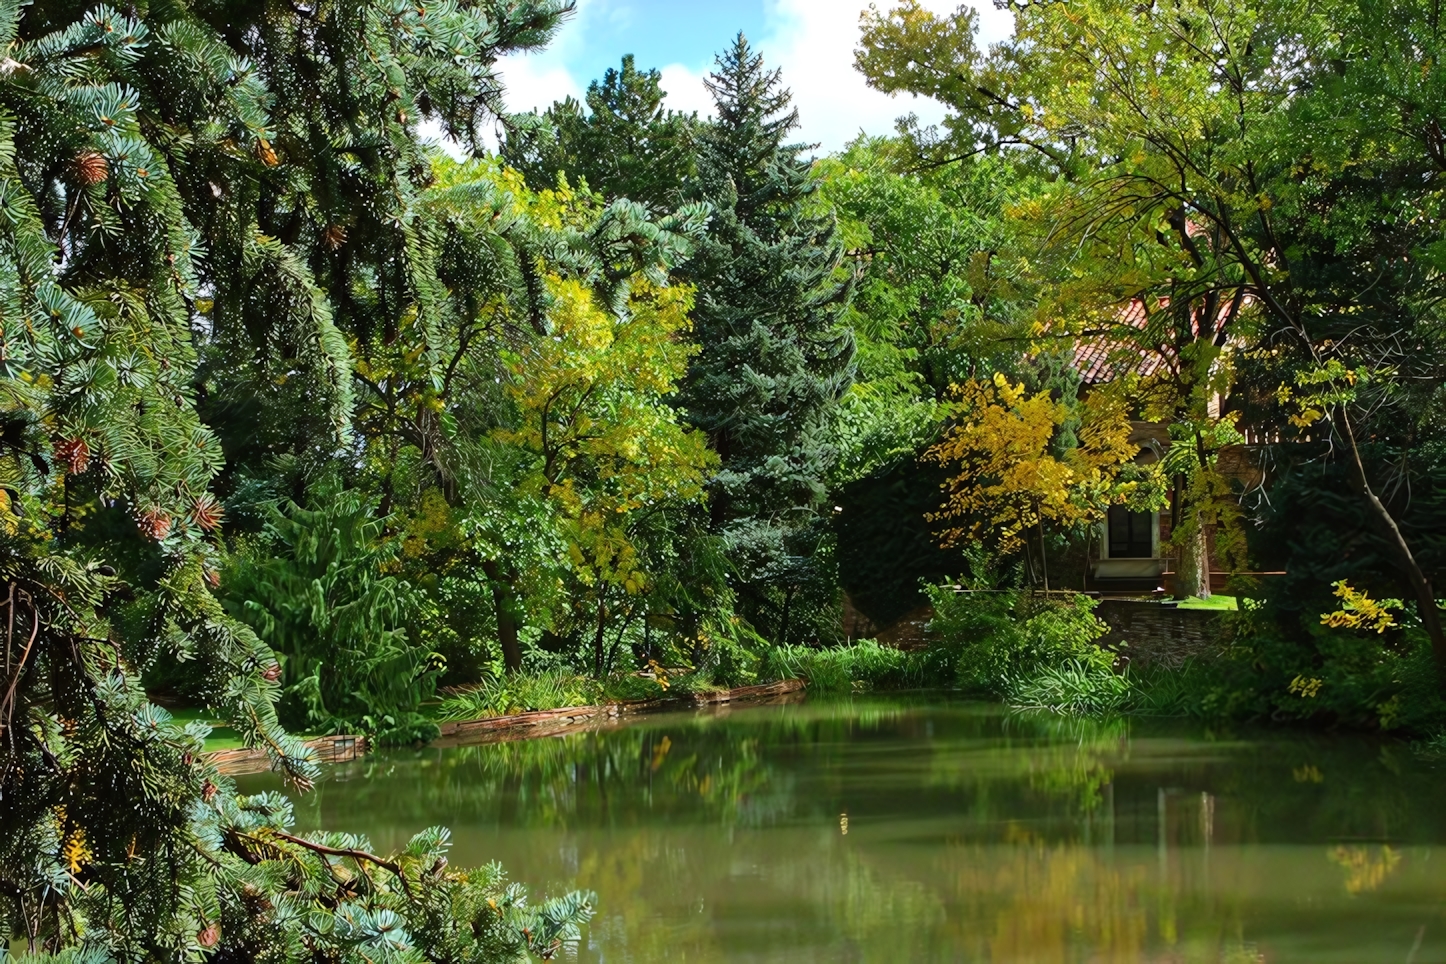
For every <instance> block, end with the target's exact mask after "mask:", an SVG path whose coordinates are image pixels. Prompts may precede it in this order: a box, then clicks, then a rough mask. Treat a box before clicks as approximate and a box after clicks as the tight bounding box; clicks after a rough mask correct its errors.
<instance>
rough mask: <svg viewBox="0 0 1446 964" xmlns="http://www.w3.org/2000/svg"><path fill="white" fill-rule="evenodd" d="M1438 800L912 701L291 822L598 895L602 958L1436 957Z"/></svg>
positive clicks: (441, 768)
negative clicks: (433, 851)
mask: <svg viewBox="0 0 1446 964" xmlns="http://www.w3.org/2000/svg"><path fill="white" fill-rule="evenodd" d="M241 783H242V788H243V790H247V791H251V792H254V791H257V790H260V789H263V788H269V789H273V788H275V787H277V786H278V783H277V780H276V778H275V777H274V776H270V775H268V776H261V777H251V778H246V779H244V780H242V781H241ZM1443 791H1446V770H1443V769H1433V768H1431V767H1429V766H1427V765H1425V764H1423V763H1422V762H1420V761H1418V760H1417V759H1415V758H1414V757H1413V755H1412V754H1411V752H1410V750H1409V749H1408V748H1407V747H1405V746H1403V745H1401V744H1399V743H1390V742H1384V741H1380V740H1370V739H1365V738H1354V737H1325V736H1319V735H1315V736H1312V735H1306V734H1299V733H1292V732H1282V731H1279V730H1272V731H1268V732H1258V731H1257V732H1250V731H1241V732H1226V731H1220V730H1216V731H1213V732H1212V731H1210V730H1207V729H1204V728H1202V727H1199V726H1194V725H1188V724H1183V723H1178V722H1162V721H1141V720H1118V721H1112V722H1093V721H1080V720H1069V719H1061V718H1058V717H1053V716H1047V715H1028V714H1020V713H1013V712H1009V711H1006V710H1004V709H1001V708H999V707H995V706H989V705H981V704H977V703H967V702H961V701H951V700H950V699H948V698H946V697H938V696H930V697H920V696H900V697H865V698H855V699H852V700H845V701H839V702H824V701H815V700H809V701H805V702H797V703H791V704H784V705H771V706H758V707H752V708H734V709H732V710H731V711H728V710H724V711H715V712H709V713H699V714H686V715H683V714H677V715H667V716H654V717H643V718H640V719H638V720H636V721H635V722H631V723H629V724H627V725H625V726H622V727H619V728H616V729H611V730H603V731H593V732H586V733H576V734H572V735H569V736H565V737H557V738H550V739H541V740H534V741H526V742H516V743H504V744H496V745H489V746H473V747H462V748H456V749H446V750H442V749H426V750H420V751H418V750H407V751H390V752H385V753H381V754H378V755H376V756H374V757H371V758H370V759H368V760H366V761H365V762H361V763H356V764H350V765H347V766H342V767H337V768H334V769H333V770H332V771H331V772H330V773H329V774H328V777H327V779H326V780H324V781H323V782H322V783H321V784H320V785H319V786H318V788H317V790H316V791H315V792H314V793H312V794H311V795H309V796H307V797H304V798H302V799H301V800H300V801H298V817H299V822H300V824H301V826H302V827H303V828H304V829H311V828H315V827H318V826H322V827H325V828H327V829H331V830H342V831H350V832H356V833H365V834H367V835H369V836H370V837H371V838H372V840H373V842H374V843H375V845H376V846H377V847H380V848H385V849H391V848H396V847H399V846H400V845H402V844H403V843H404V842H405V841H406V839H407V838H408V837H409V836H410V835H411V833H413V832H414V831H416V830H418V829H421V828H423V827H425V826H430V825H433V824H444V825H446V826H449V827H450V828H451V829H452V836H453V841H454V851H453V856H452V863H453V865H454V866H465V865H469V864H473V865H475V864H481V863H486V862H490V861H493V860H498V861H501V862H502V863H503V864H504V865H505V866H506V867H507V869H508V871H509V872H510V873H511V875H512V876H513V878H514V879H517V880H521V881H524V882H525V883H527V884H528V885H529V886H530V887H532V888H533V889H534V893H536V892H541V891H548V892H556V891H559V890H564V889H568V888H571V887H583V888H588V889H591V890H594V891H596V892H597V894H598V898H599V914H598V917H597V918H596V920H595V921H594V922H593V924H592V925H591V926H590V927H589V928H588V929H587V931H586V934H585V940H584V943H583V945H582V946H581V947H580V948H579V950H578V960H581V961H587V962H593V961H597V962H614V961H615V962H625V961H626V962H635V964H652V962H663V961H668V962H677V961H689V962H715V961H716V962H742V961H747V962H784V961H787V962H811V961H818V962H824V961H827V962H851V961H854V962H863V961H911V962H925V961H951V962H952V961H990V962H1085V961H1110V962H1125V961H1152V962H1166V961H1168V962H1255V961H1269V962H1285V961H1295V962H1302V964H1306V962H1308V964H1326V962H1337V961H1338V962H1353V964H1359V962H1376V961H1385V962H1405V964H1428V962H1435V964H1439V962H1442V961H1446V793H1443Z"/></svg>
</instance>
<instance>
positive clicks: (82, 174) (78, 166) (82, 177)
mask: <svg viewBox="0 0 1446 964" xmlns="http://www.w3.org/2000/svg"><path fill="white" fill-rule="evenodd" d="M75 176H76V179H77V180H79V181H80V183H81V184H83V185H85V186H86V187H94V186H95V185H97V184H100V183H102V182H104V181H105V179H106V178H108V177H110V163H109V162H108V161H106V159H105V155H104V154H101V153H99V152H98V151H91V150H85V151H81V152H80V153H79V154H77V155H76V158H75Z"/></svg>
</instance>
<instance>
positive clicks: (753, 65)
mask: <svg viewBox="0 0 1446 964" xmlns="http://www.w3.org/2000/svg"><path fill="white" fill-rule="evenodd" d="M707 84H708V90H709V92H710V93H711V94H712V95H713V99H714V103H715V105H716V112H717V119H716V120H715V121H714V122H713V123H712V124H710V125H709V126H708V127H707V128H706V129H705V130H704V132H703V133H702V135H701V136H700V138H699V148H698V161H697V163H698V173H697V177H696V180H695V183H694V191H695V193H696V195H697V197H698V198H699V199H701V200H704V201H707V202H708V203H710V204H711V205H712V206H713V209H714V213H713V219H712V221H711V223H710V226H709V231H708V235H707V238H706V240H705V241H704V242H703V243H702V244H701V245H700V246H699V249H698V252H697V254H696V255H695V256H694V257H693V258H692V259H691V260H690V261H689V262H688V263H687V264H686V265H685V267H684V269H683V271H682V274H683V276H684V277H685V278H687V280H689V281H691V282H692V283H693V284H695V285H696V286H697V289H698V295H697V308H696V310H695V313H694V325H695V331H696V336H697V339H698V342H699V344H700V345H701V352H700V354H699V355H698V357H697V359H696V360H695V361H694V364H693V367H692V369H691V371H690V372H689V375H688V378H687V381H686V382H685V385H684V390H683V396H682V397H683V402H684V405H685V407H686V410H687V413H688V417H689V419H690V420H691V421H692V423H693V424H694V425H695V426H697V427H698V428H700V429H702V430H704V431H705V432H707V433H708V436H709V439H710V440H711V441H712V444H713V446H714V448H715V449H716V450H717V452H718V454H719V455H720V457H721V458H722V468H721V470H720V471H719V472H718V473H717V475H716V476H715V477H714V479H713V482H712V485H711V487H710V492H709V497H710V502H711V505H710V512H711V516H712V525H713V528H714V530H715V531H716V532H719V533H721V534H722V535H724V536H725V538H726V540H727V542H728V546H729V549H730V551H731V552H732V553H733V555H734V558H735V560H736V562H737V565H738V575H737V584H738V589H739V599H740V604H741V605H742V606H743V608H744V610H745V615H747V616H748V617H749V618H750V619H752V620H753V621H754V623H755V625H757V626H758V627H759V628H760V629H761V630H763V631H765V632H766V633H769V634H772V635H774V636H775V637H776V638H782V637H786V636H787V635H788V634H789V632H790V623H793V624H794V625H795V626H796V625H797V620H796V617H795V616H794V615H793V614H792V613H791V610H793V608H794V605H795V602H796V600H797V597H798V596H799V595H800V594H801V593H805V594H806V593H807V591H808V590H809V588H810V587H817V586H818V585H819V580H820V576H821V569H820V566H821V563H822V560H821V559H820V558H819V556H818V554H817V551H816V550H817V548H818V546H819V545H820V544H821V542H822V540H823V528H822V525H821V521H820V520H821V517H820V514H819V507H820V505H821V504H822V502H823V499H824V497H825V495H826V489H825V479H826V478H827V476H828V472H829V469H830V466H831V464H832V462H833V461H834V459H835V457H836V454H835V452H834V450H833V448H832V447H831V446H830V445H829V444H828V441H827V439H826V438H825V437H824V431H823V429H824V427H825V425H826V419H827V416H828V414H829V412H830V410H831V409H832V408H833V406H834V405H835V404H836V403H837V401H838V399H839V398H840V396H841V395H842V394H843V392H844V391H845V390H846V389H847V388H848V386H849V383H850V380H851V379H852V376H853V357H854V340H853V335H852V333H851V331H849V330H848V329H847V328H846V327H844V326H843V325H842V324H841V323H840V316H841V314H842V312H843V310H844V309H845V307H846V306H847V303H848V299H849V295H850V286H849V285H848V284H847V283H844V282H841V281H840V280H839V279H838V277H837V272H838V267H839V263H840V260H841V257H842V245H841V244H840V242H839V241H838V239H837V237H836V222H835V219H834V217H833V215H832V213H830V212H827V211H826V210H824V209H822V205H821V204H820V203H819V202H818V200H817V199H816V198H815V197H814V195H815V192H816V191H817V188H818V182H817V181H816V179H815V177H814V174H813V171H812V165H811V163H810V162H809V161H808V159H806V158H805V157H804V152H805V151H806V150H807V149H808V148H807V146H806V145H802V144H795V143H790V142H789V140H788V138H789V137H790V135H791V134H792V133H793V131H794V130H795V129H796V128H797V127H798V123H799V121H798V112H797V111H796V110H794V109H793V108H792V106H791V103H792V95H791V93H790V92H789V91H788V90H787V89H786V88H784V87H783V86H782V80H781V77H780V73H779V71H777V70H767V69H765V67H764V63H763V58H762V57H761V56H760V55H759V54H757V53H755V52H754V51H753V49H752V48H751V47H750V46H749V44H748V41H747V39H746V38H745V37H744V36H743V35H742V34H739V35H738V37H737V39H736V41H735V42H734V44H733V46H732V47H731V48H730V49H729V50H728V51H727V52H726V53H724V54H722V55H721V56H720V57H719V58H718V71H717V72H716V73H714V74H712V75H710V77H709V78H708V81H707ZM825 582H826V580H825Z"/></svg>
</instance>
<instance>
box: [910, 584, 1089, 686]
mask: <svg viewBox="0 0 1446 964" xmlns="http://www.w3.org/2000/svg"><path fill="white" fill-rule="evenodd" d="M928 591H929V598H930V600H931V601H932V602H933V604H934V612H935V618H934V620H933V621H932V622H931V623H930V625H929V629H930V632H931V633H933V634H934V636H935V637H936V638H937V642H936V643H935V644H934V645H932V646H931V647H930V649H929V651H928V652H927V653H926V654H925V656H924V660H925V662H926V669H925V673H926V675H927V676H928V677H930V678H933V679H937V680H940V681H943V680H945V679H949V678H950V677H952V679H953V681H956V682H957V683H958V684H959V685H961V686H963V687H964V688H965V689H967V690H970V691H973V692H978V693H982V694H988V695H991V696H1005V695H1007V694H1008V692H1009V690H1010V689H1011V687H1015V686H1018V685H1019V684H1018V682H1017V681H1019V680H1023V679H1026V678H1028V677H1029V676H1030V675H1031V674H1032V673H1034V672H1035V671H1036V670H1037V669H1040V668H1051V667H1053V668H1058V667H1063V666H1065V665H1066V664H1068V663H1072V662H1073V663H1080V664H1084V665H1088V666H1090V667H1095V668H1098V669H1100V670H1102V671H1105V672H1108V671H1109V668H1110V666H1111V665H1112V664H1113V662H1114V656H1113V655H1112V654H1111V653H1108V652H1106V651H1105V650H1103V649H1101V648H1100V647H1099V646H1098V645H1097V644H1096V643H1097V640H1099V638H1100V637H1101V636H1103V635H1104V634H1105V632H1106V631H1107V629H1108V627H1107V626H1106V625H1105V624H1104V623H1103V622H1102V621H1101V620H1100V619H1099V618H1097V617H1096V616H1095V615H1094V605H1095V604H1094V602H1093V600H1091V599H1089V598H1088V597H1085V596H1074V597H1072V598H1070V599H1069V600H1067V601H1064V602H1060V601H1057V600H1055V599H1052V598H1050V597H1042V596H1036V595H1034V594H1025V593H1022V592H1019V591H1016V590H1007V589H1006V590H997V591H970V592H959V591H956V590H955V589H954V588H953V587H951V586H947V585H946V586H931V587H929V590H928Z"/></svg>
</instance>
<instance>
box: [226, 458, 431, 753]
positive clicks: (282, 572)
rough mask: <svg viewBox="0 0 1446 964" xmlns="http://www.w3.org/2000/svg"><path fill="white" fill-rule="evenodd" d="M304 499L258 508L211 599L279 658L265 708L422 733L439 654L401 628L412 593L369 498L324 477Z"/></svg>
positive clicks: (386, 738)
mask: <svg viewBox="0 0 1446 964" xmlns="http://www.w3.org/2000/svg"><path fill="white" fill-rule="evenodd" d="M308 496H309V497H308V499H307V503H308V506H306V507H303V506H301V505H297V504H295V503H290V502H288V503H285V504H284V505H282V506H280V507H275V508H272V509H270V510H269V513H268V516H269V517H268V518H267V521H266V526H265V530H264V531H263V533H262V534H261V536H260V537H259V539H257V540H256V541H255V543H254V544H253V545H251V546H250V547H249V551H247V552H244V553H241V554H238V555H237V556H235V557H233V559H232V562H231V565H230V567H229V569H228V571H227V573H226V575H225V577H224V578H223V579H222V580H221V583H222V586H221V590H222V601H223V603H224V604H225V606H226V608H227V610H228V611H229V612H230V613H231V614H232V615H233V616H235V617H237V618H238V619H241V620H243V621H245V622H246V623H249V624H250V625H251V627H252V628H253V629H255V631H256V635H258V636H259V637H261V639H262V641H264V642H265V643H266V644H267V645H268V646H270V647H271V649H272V650H273V651H274V652H275V653H276V655H277V656H278V657H279V658H280V660H281V679H280V682H281V684H282V686H283V691H282V699H281V702H280V703H279V705H278V706H277V711H278V713H279V714H280V715H281V717H282V722H283V723H284V724H285V725H286V726H288V727H290V728H292V729H296V730H313V731H330V732H346V731H348V730H354V729H356V728H361V729H363V730H365V731H366V732H369V733H372V734H374V735H375V736H376V738H377V739H378V740H379V741H381V742H396V743H407V742H411V741H412V740H417V739H421V740H426V739H431V738H432V737H434V736H435V735H436V727H435V726H434V725H433V724H432V723H431V722H430V721H428V720H427V719H425V718H424V717H423V716H422V714H421V704H422V702H423V701H424V700H426V699H429V698H430V697H431V695H432V693H433V691H434V687H435V679H436V676H437V673H438V672H439V671H440V669H441V666H440V664H439V662H438V661H436V660H434V659H433V658H432V657H431V654H430V653H429V652H428V651H427V650H426V649H425V648H423V647H421V646H419V645H417V643H416V641H415V640H414V639H412V638H410V637H409V627H410V626H411V625H412V624H413V623H414V622H415V618H416V616H417V613H418V609H419V605H420V602H421V596H420V594H419V593H418V592H417V591H416V590H415V589H414V588H413V587H412V586H411V585H410V584H408V583H407V582H405V581H403V580H401V579H399V578H397V577H396V576H394V575H391V574H390V573H389V569H390V568H391V567H392V565H393V564H394V562H395V560H396V558H397V554H398V551H399V545H398V543H397V541H396V540H395V539H391V538H389V537H388V536H387V535H386V523H387V520H386V519H385V518H379V517H378V515H377V505H376V501H375V500H373V499H371V498H369V497H367V496H365V495H363V494H361V493H359V492H356V491H354V490H349V489H344V488H342V487H341V485H340V484H339V482H337V481H336V480H335V479H330V480H327V481H324V482H321V483H320V484H318V485H316V486H315V487H313V489H312V491H311V492H309V493H308Z"/></svg>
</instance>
